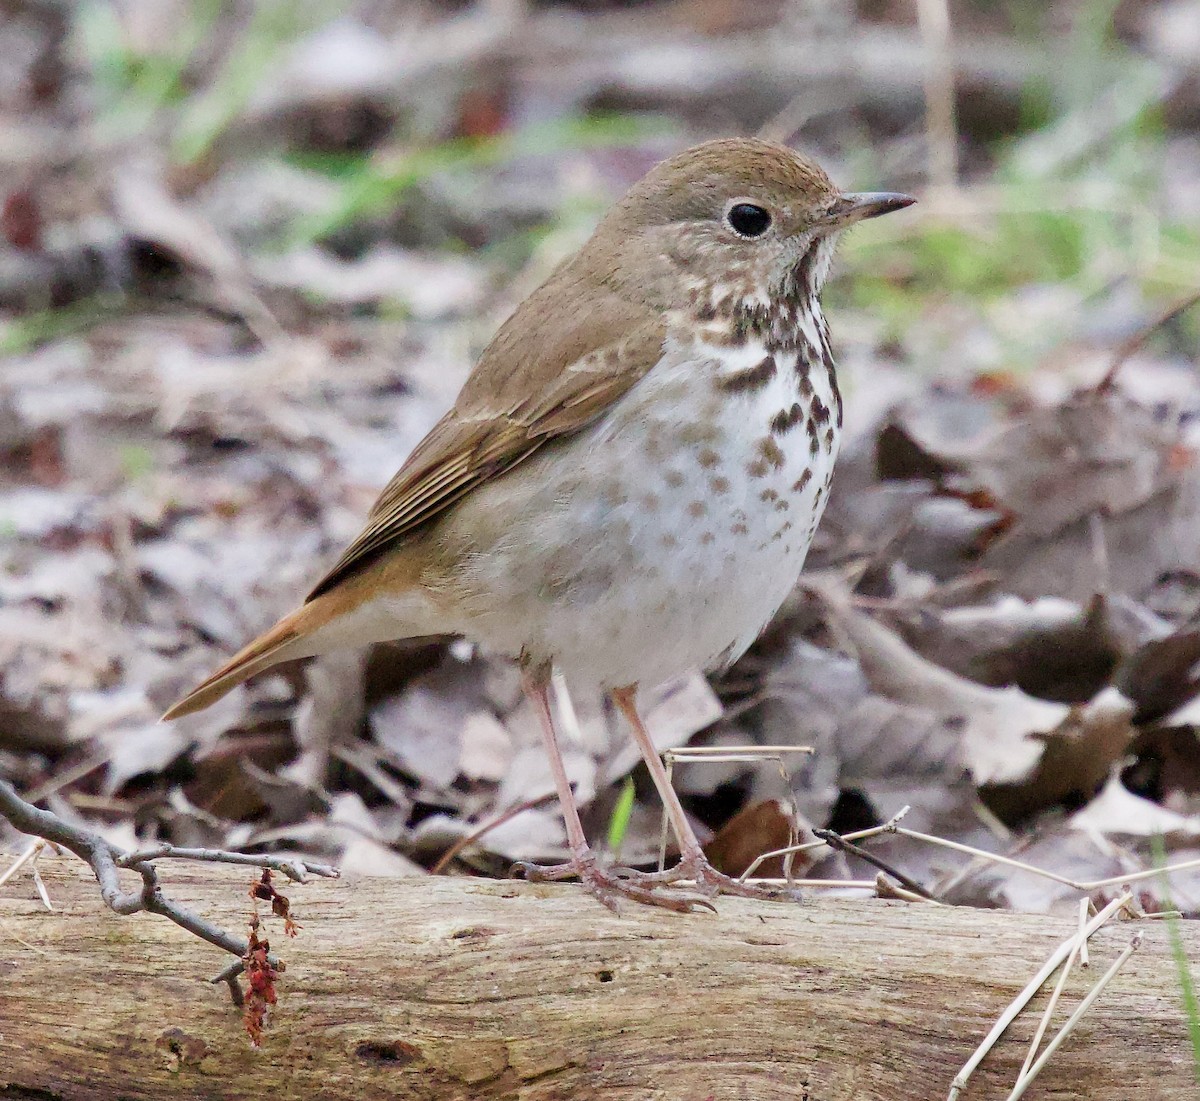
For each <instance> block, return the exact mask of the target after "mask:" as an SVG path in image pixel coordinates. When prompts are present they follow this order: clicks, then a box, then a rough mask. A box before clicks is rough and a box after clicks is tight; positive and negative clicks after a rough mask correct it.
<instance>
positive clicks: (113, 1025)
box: [0, 858, 1200, 1101]
mask: <svg viewBox="0 0 1200 1101" xmlns="http://www.w3.org/2000/svg"><path fill="white" fill-rule="evenodd" d="M48 863H49V865H50V866H49V867H48V868H47V867H45V866H44V867H43V875H44V877H45V879H46V882H47V885H48V887H49V892H50V897H51V899H52V900H53V902H54V904H55V906H56V907H57V910H56V912H54V913H49V912H47V911H46V910H45V909H44V907H43V906H42V904H41V902H40V901H39V900H38V899H37V896H36V894H35V893H34V891H33V889H32V886H31V885H30V883H29V881H28V880H27V879H26V880H24V881H15V882H10V883H8V884H6V885H5V886H4V887H3V888H2V889H0V984H2V985H0V1097H4V1098H34V1097H36V1098H39V1099H42V1101H46V1099H52V1098H64V1099H74V1098H88V1099H92V1098H96V1099H106V1098H113V1099H115V1098H130V1099H132V1098H137V1099H139V1101H140V1099H153V1098H167V1097H169V1098H178V1097H181V1096H183V1097H214V1098H223V1099H227V1101H239V1099H241V1098H261V1097H263V1096H268V1097H270V1098H272V1099H273V1101H286V1099H292V1098H295V1099H300V1098H304V1099H323V1101H324V1099H328V1101H336V1099H340V1098H356V1099H357V1098H413V1099H417V1098H420V1099H425V1101H442V1099H467V1098H495V1099H501V1098H518V1097H519V1098H521V1099H522V1101H551V1099H566V1098H571V1099H587V1098H621V1099H630V1101H640V1099H649V1098H662V1099H671V1101H704V1099H706V1098H719V1099H750V1101H758V1099H763V1101H768V1099H769V1101H802V1099H804V1101H834V1099H839V1101H840V1099H854V1101H870V1099H880V1101H883V1099H887V1101H908V1099H914V1101H915V1099H921V1101H924V1099H928V1098H934V1099H938V1098H942V1097H945V1096H946V1093H947V1090H948V1088H949V1084H950V1082H951V1080H952V1079H953V1077H954V1075H955V1073H956V1072H957V1071H958V1069H959V1067H960V1066H961V1065H962V1063H963V1062H964V1061H965V1060H966V1058H967V1057H968V1056H969V1055H970V1053H971V1052H972V1050H973V1049H974V1048H975V1046H976V1045H977V1044H978V1043H979V1041H980V1040H981V1039H982V1038H983V1036H984V1035H985V1034H986V1033H987V1032H988V1030H989V1029H990V1028H991V1026H992V1024H993V1023H994V1021H995V1019H996V1018H997V1016H998V1015H999V1014H1000V1012H1001V1011H1002V1010H1003V1009H1004V1007H1005V1006H1006V1005H1007V1004H1008V1003H1009V1002H1010V1001H1011V999H1012V998H1013V997H1014V996H1015V995H1016V994H1017V993H1018V991H1020V990H1021V988H1022V987H1023V986H1024V985H1025V983H1026V982H1027V981H1028V980H1029V978H1030V977H1031V976H1032V975H1033V974H1034V973H1035V972H1036V971H1037V969H1038V967H1039V966H1040V964H1041V963H1042V961H1043V960H1044V959H1045V958H1046V957H1047V956H1048V955H1049V954H1050V953H1051V951H1052V950H1053V949H1054V948H1055V947H1056V946H1057V945H1058V944H1059V943H1060V942H1061V941H1062V940H1064V939H1065V938H1066V937H1068V936H1070V935H1071V933H1072V932H1073V931H1074V924H1073V922H1071V921H1068V920H1066V919H1062V918H1050V917H1044V916H1036V915H1021V914H1012V913H1005V912H1000V911H980V910H969V909H961V908H950V907H937V906H931V905H926V904H910V903H902V902H885V901H880V900H871V901H853V902H852V901H845V900H833V899H822V898H821V897H819V896H818V895H816V894H815V893H813V894H811V895H810V896H809V900H808V901H807V902H806V903H805V904H803V905H796V904H787V903H754V902H746V901H743V900H737V899H722V900H719V901H718V904H717V905H718V911H719V912H718V913H717V914H715V915H714V914H708V913H700V914H695V915H687V916H681V915H677V914H672V913H665V912H660V911H651V910H647V909H645V908H641V907H632V906H630V907H629V908H628V909H627V912H626V913H625V914H624V915H623V916H620V917H618V916H614V915H612V914H609V913H608V912H607V911H606V910H604V909H602V908H601V907H600V906H599V905H598V904H597V903H595V902H594V901H592V900H591V899H589V898H586V897H584V896H583V895H582V894H581V893H580V891H579V889H578V888H576V887H572V886H569V885H560V886H547V885H536V884H525V883H512V882H493V881H487V880H477V879H451V878H441V877H437V878H428V879H419V880H394V879H393V880H383V879H373V880H349V881H347V880H341V881H336V882H331V881H314V882H312V883H309V884H305V885H296V884H291V885H288V887H287V888H285V890H286V891H287V893H288V894H289V895H290V896H291V900H292V908H293V911H294V913H295V915H296V917H297V918H298V920H299V921H300V923H301V925H302V926H303V929H302V931H301V933H300V936H299V937H298V938H297V939H296V940H294V941H287V942H285V941H284V938H283V936H282V935H281V930H280V929H278V928H277V926H278V924H279V923H278V922H275V923H273V924H274V925H275V926H276V928H273V929H272V928H270V926H271V925H272V922H270V921H268V931H269V932H271V934H272V946H273V948H274V949H275V951H277V952H278V953H279V954H280V955H282V956H283V957H284V958H285V959H286V963H287V970H286V972H285V973H284V974H283V975H282V976H281V978H280V981H279V1004H278V1006H277V1007H276V1008H275V1009H274V1010H273V1011H272V1014H271V1017H270V1020H269V1023H268V1028H267V1033H266V1037H265V1040H264V1043H263V1046H262V1047H261V1048H260V1049H258V1050H255V1049H253V1048H252V1047H251V1046H250V1043H249V1041H248V1039H247V1036H246V1034H245V1032H244V1030H243V1027H242V1020H241V1015H240V1012H239V1011H238V1010H236V1009H235V1008H234V1007H233V1006H232V1005H231V1003H230V998H229V994H228V991H227V989H226V988H225V987H223V986H213V985H211V984H210V983H208V982H207V981H205V979H206V976H211V975H213V974H215V973H216V972H217V971H219V970H220V969H221V968H222V967H224V965H225V963H226V962H227V960H228V958H229V957H222V956H221V955H220V953H218V952H216V951H214V950H213V949H212V948H211V947H209V946H208V945H206V944H204V943H202V942H201V941H199V940H197V939H195V938H194V937H190V936H189V935H188V934H187V933H185V932H184V931H183V930H181V929H180V928H178V927H177V926H175V925H172V924H170V923H169V922H166V921H163V920H161V919H158V918H155V917H153V916H151V915H148V914H138V915H135V916H134V917H130V918H123V917H118V916H117V915H115V914H113V913H111V912H109V911H107V910H106V909H105V908H104V907H103V905H102V904H101V902H100V899H99V897H98V894H97V889H96V884H95V881H94V880H92V879H91V878H90V877H89V876H87V875H86V873H85V871H84V869H82V868H81V867H77V866H76V865H75V864H74V863H72V862H71V861H69V860H67V859H66V858H64V859H62V860H59V861H50V862H48ZM163 877H164V880H165V887H166V889H167V890H168V891H169V892H170V893H171V894H172V896H173V897H175V898H177V899H178V900H179V901H180V902H182V903H184V904H185V905H189V906H192V907H194V908H195V909H196V910H198V911H199V912H201V913H203V914H205V915H206V916H208V917H210V918H212V919H213V920H214V921H217V922H219V923H221V924H222V925H224V926H225V927H226V928H230V929H235V930H239V929H240V923H241V922H244V920H245V917H246V915H247V914H248V912H249V908H250V902H249V899H248V897H247V895H246V890H247V888H248V885H249V881H250V877H249V876H248V875H247V874H245V873H243V872H242V871H241V870H239V869H234V868H228V867H195V868H190V867H183V866H179V865H171V866H169V867H165V868H164V870H163ZM1138 928H1140V929H1142V930H1143V931H1144V937H1145V940H1144V944H1143V946H1142V948H1141V950H1140V951H1139V952H1138V953H1137V954H1135V955H1134V957H1133V959H1132V960H1131V961H1130V963H1129V965H1128V967H1127V968H1126V969H1125V970H1123V971H1122V972H1121V973H1120V974H1119V975H1118V976H1117V978H1116V980H1115V981H1114V982H1113V984H1112V985H1111V986H1110V987H1109V988H1108V989H1107V990H1105V992H1104V993H1103V994H1102V995H1101V996H1100V998H1099V999H1098V1000H1097V1001H1096V1003H1095V1004H1094V1005H1093V1006H1092V1007H1091V1009H1090V1010H1089V1011H1088V1013H1087V1015H1086V1016H1085V1017H1084V1019H1083V1021H1082V1023H1081V1025H1080V1027H1079V1029H1078V1030H1077V1031H1076V1032H1075V1033H1074V1035H1072V1037H1071V1038H1070V1039H1069V1040H1068V1041H1067V1042H1066V1044H1065V1045H1064V1047H1063V1048H1062V1049H1061V1050H1059V1051H1058V1052H1057V1053H1056V1054H1055V1055H1054V1056H1053V1057H1052V1059H1051V1061H1050V1063H1049V1065H1048V1067H1047V1068H1046V1070H1045V1071H1044V1072H1043V1074H1042V1076H1041V1077H1040V1078H1039V1080H1038V1082H1037V1083H1036V1084H1035V1086H1034V1087H1033V1090H1032V1091H1031V1094H1030V1096H1031V1097H1035V1096H1036V1097H1054V1098H1056V1099H1057V1101H1069V1099H1076V1098H1077V1099H1080V1101H1082V1099H1084V1098H1087V1099H1089V1101H1105V1099H1112V1101H1117V1099H1121V1101H1125V1099H1127V1098H1129V1097H1136V1096H1147V1097H1154V1098H1158V1099H1168V1101H1169V1099H1172V1098H1183V1097H1188V1098H1192V1097H1194V1096H1195V1091H1196V1078H1195V1074H1196V1071H1195V1067H1194V1064H1193V1056H1192V1052H1191V1048H1190V1046H1189V1043H1188V1037H1187V1023H1186V1020H1185V1015H1184V1013H1183V1011H1182V1009H1181V999H1180V976H1179V972H1178V970H1177V967H1176V965H1175V963H1173V962H1172V955H1171V946H1170V930H1169V929H1168V927H1167V926H1166V924H1165V923H1163V922H1141V923H1138ZM1131 931H1132V930H1131V926H1130V925H1129V924H1127V923H1113V924H1110V925H1108V926H1106V927H1105V928H1103V929H1101V930H1100V931H1099V932H1098V933H1097V934H1096V936H1095V937H1094V938H1093V941H1092V948H1091V953H1092V960H1093V963H1092V967H1091V969H1090V971H1086V972H1082V973H1081V972H1079V971H1078V970H1077V971H1076V972H1074V973H1073V974H1072V976H1071V978H1070V979H1069V981H1068V983H1067V989H1066V991H1065V993H1064V1000H1063V1003H1062V1006H1061V1007H1060V1009H1059V1011H1058V1020H1061V1019H1063V1017H1065V1015H1066V1013H1068V1012H1069V1011H1070V1009H1071V1008H1073V1006H1074V1004H1076V1003H1077V1002H1078V1001H1079V999H1080V998H1081V997H1082V995H1083V994H1084V993H1085V992H1086V991H1087V990H1088V989H1089V988H1090V987H1091V985H1092V984H1093V982H1094V981H1095V978H1096V977H1097V975H1098V974H1099V973H1101V972H1102V971H1103V970H1104V969H1105V968H1106V967H1107V966H1108V963H1109V962H1110V961H1111V959H1112V958H1113V957H1114V956H1116V954H1117V953H1118V952H1119V951H1120V950H1121V949H1122V948H1124V947H1125V946H1126V945H1127V944H1128V943H1129V940H1130V935H1131ZM1182 935H1183V938H1184V943H1185V946H1186V948H1187V949H1188V952H1189V955H1190V956H1192V957H1195V955H1196V954H1197V952H1198V951H1200V928H1197V927H1195V926H1193V925H1190V924H1187V923H1184V924H1183V925H1182ZM1044 1001H1045V994H1043V995H1041V996H1039V998H1038V999H1037V1000H1036V1001H1035V1002H1034V1005H1033V1008H1032V1010H1031V1011H1027V1013H1026V1014H1024V1015H1023V1016H1022V1017H1021V1018H1019V1019H1018V1020H1017V1022H1016V1023H1015V1024H1014V1025H1013V1026H1012V1028H1011V1029H1010V1031H1009V1033H1008V1034H1006V1036H1005V1037H1004V1038H1003V1039H1002V1040H1001V1041H1000V1043H999V1045H998V1046H997V1047H996V1049H995V1050H994V1051H993V1052H992V1053H991V1054H990V1055H989V1056H988V1057H987V1059H986V1060H985V1061H984V1063H983V1066H982V1067H981V1069H980V1070H979V1071H978V1072H977V1073H976V1075H975V1077H974V1078H973V1079H972V1081H971V1083H970V1086H969V1087H968V1089H967V1090H966V1091H965V1093H964V1094H963V1101H971V1099H976V1098H979V1099H982V1098H1003V1097H1004V1096H1006V1095H1007V1093H1008V1090H1009V1088H1010V1087H1011V1085H1012V1083H1013V1081H1014V1079H1015V1078H1016V1075H1017V1072H1018V1069H1019V1067H1020V1065H1021V1061H1022V1059H1023V1058H1024V1055H1025V1050H1026V1045H1027V1043H1028V1040H1029V1038H1030V1036H1031V1035H1032V1033H1033V1029H1034V1027H1035V1025H1036V1018H1037V1016H1038V1015H1040V1009H1041V1006H1042V1005H1043V1004H1044Z"/></svg>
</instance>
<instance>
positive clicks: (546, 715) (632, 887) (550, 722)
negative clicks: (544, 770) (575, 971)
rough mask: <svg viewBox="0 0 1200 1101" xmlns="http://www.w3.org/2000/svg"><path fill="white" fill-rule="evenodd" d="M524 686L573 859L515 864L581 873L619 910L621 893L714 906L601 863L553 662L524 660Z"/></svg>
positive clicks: (653, 901) (539, 871) (532, 872)
mask: <svg viewBox="0 0 1200 1101" xmlns="http://www.w3.org/2000/svg"><path fill="white" fill-rule="evenodd" d="M521 686H522V688H523V689H524V690H525V694H526V695H527V696H528V697H529V700H530V702H531V703H532V704H533V706H534V710H535V711H536V712H537V716H538V720H539V725H540V727H541V732H542V741H543V743H544V744H545V747H546V756H547V757H549V759H550V771H551V772H552V773H553V775H554V786H555V789H556V790H557V792H558V801H559V803H560V804H561V806H562V814H563V820H564V822H565V824H566V827H567V843H568V844H569V845H570V847H571V859H570V860H568V861H567V862H566V863H565V864H553V865H550V866H543V865H538V864H532V863H529V862H527V861H519V862H518V863H516V864H514V865H513V870H514V871H517V872H521V873H522V874H523V875H524V876H525V878H526V879H529V880H556V879H566V878H568V877H570V876H577V877H578V878H579V880H580V882H581V883H583V885H584V886H585V887H586V888H587V889H588V890H589V891H590V892H591V893H592V894H593V895H595V896H596V898H598V899H599V900H600V901H601V902H602V903H604V905H605V906H607V907H608V908H609V909H610V910H612V911H614V912H617V911H618V910H619V907H620V900H621V898H631V899H633V900H634V901H636V902H644V903H647V904H648V905H651V906H662V907H665V908H666V909H668V910H676V911H678V912H680V913H687V912H689V911H691V910H694V909H696V908H697V907H700V906H706V907H709V908H710V909H711V906H709V904H708V903H707V902H705V901H704V899H698V898H695V897H694V896H691V895H686V894H679V893H670V892H663V891H655V890H653V889H651V888H650V887H647V886H641V885H639V884H638V883H637V882H635V881H634V879H631V878H630V875H629V873H628V872H626V871H625V870H623V869H622V870H621V871H613V870H605V869H603V868H601V867H600V866H599V864H598V862H597V860H596V854H595V853H594V852H592V850H591V847H590V846H589V845H588V843H587V836H586V835H585V834H584V832H583V823H582V822H581V821H580V820H579V807H578V806H577V804H576V803H575V793H574V792H573V791H572V790H571V781H570V780H568V779H567V769H566V765H565V764H564V763H563V758H562V752H561V750H560V749H559V747H558V738H557V736H556V735H555V733H554V716H553V713H552V712H551V710H550V667H549V665H543V666H538V667H535V668H529V667H528V666H526V665H523V666H522V670H521Z"/></svg>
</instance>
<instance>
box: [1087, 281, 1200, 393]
mask: <svg viewBox="0 0 1200 1101" xmlns="http://www.w3.org/2000/svg"><path fill="white" fill-rule="evenodd" d="M1197 303H1200V291H1193V292H1192V293H1191V294H1188V295H1185V296H1184V297H1183V298H1181V299H1179V301H1178V302H1175V303H1173V304H1172V305H1171V306H1168V307H1167V309H1166V310H1164V311H1163V312H1162V313H1161V314H1159V315H1158V317H1156V318H1154V320H1153V321H1150V322H1149V323H1147V324H1145V325H1143V326H1142V327H1141V328H1140V329H1138V330H1137V331H1136V332H1135V333H1133V334H1132V335H1131V336H1129V337H1128V338H1127V339H1125V340H1124V341H1123V342H1122V343H1121V345H1120V347H1119V348H1117V350H1116V351H1115V352H1114V353H1113V358H1112V363H1111V364H1110V365H1109V368H1108V370H1107V371H1106V372H1105V374H1104V377H1103V378H1102V379H1101V380H1100V382H1099V383H1098V384H1097V386H1096V391H1097V392H1098V393H1105V392H1107V391H1109V390H1111V389H1112V388H1113V387H1114V386H1115V385H1116V382H1117V373H1118V372H1119V371H1120V370H1121V368H1122V367H1123V366H1124V365H1125V362H1126V360H1128V359H1129V358H1130V357H1131V356H1133V355H1134V354H1135V353H1137V352H1138V351H1140V350H1141V348H1142V347H1143V345H1145V343H1146V341H1147V340H1149V339H1150V337H1151V336H1153V335H1154V333H1155V332H1157V331H1158V330H1159V329H1161V328H1162V327H1163V326H1164V325H1169V324H1170V323H1171V322H1172V321H1174V320H1175V319H1176V318H1177V317H1179V316H1180V315H1181V314H1183V313H1186V312H1187V311H1188V310H1190V309H1191V308H1192V307H1193V306H1195V305H1196V304H1197Z"/></svg>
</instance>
